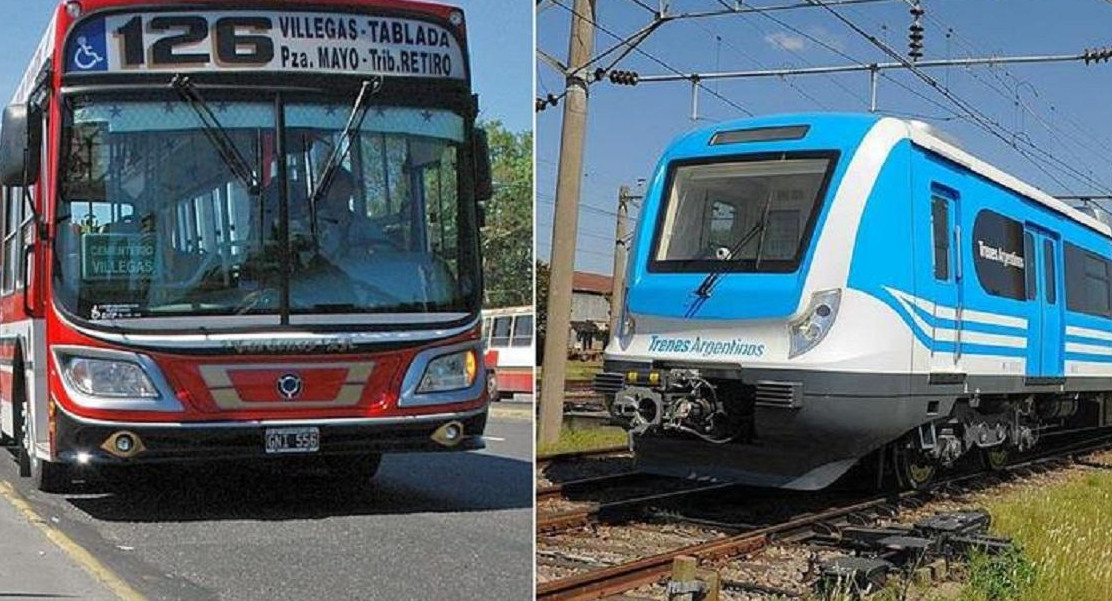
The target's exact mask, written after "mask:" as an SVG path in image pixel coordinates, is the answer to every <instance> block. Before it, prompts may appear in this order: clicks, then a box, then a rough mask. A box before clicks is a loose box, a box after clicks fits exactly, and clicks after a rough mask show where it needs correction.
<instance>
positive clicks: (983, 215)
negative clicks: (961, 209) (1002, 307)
mask: <svg viewBox="0 0 1112 601" xmlns="http://www.w3.org/2000/svg"><path fill="white" fill-rule="evenodd" d="M1029 256H1031V257H1033V256H1034V255H1033V254H1028V253H1026V252H1025V249H1024V240H1023V224H1022V223H1020V222H1018V221H1016V220H1014V219H1008V218H1007V217H1004V216H1003V215H1001V214H999V213H995V212H993V211H989V210H983V211H981V212H980V213H977V218H976V220H975V221H974V222H973V267H974V268H975V269H976V271H977V280H978V281H979V282H980V283H981V287H982V288H984V290H985V292H987V293H988V294H990V295H992V296H999V297H1003V298H1011V299H1015V300H1024V299H1025V298H1027V269H1026V267H1027V261H1026V257H1029ZM1032 285H1033V284H1032Z"/></svg>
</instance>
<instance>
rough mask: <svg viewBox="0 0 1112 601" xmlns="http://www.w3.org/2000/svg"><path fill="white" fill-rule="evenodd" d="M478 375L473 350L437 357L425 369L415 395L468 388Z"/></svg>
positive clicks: (476, 355)
mask: <svg viewBox="0 0 1112 601" xmlns="http://www.w3.org/2000/svg"><path fill="white" fill-rule="evenodd" d="M478 374H479V356H478V353H476V352H475V349H467V350H465V351H460V352H458V353H452V354H450V355H444V356H442V357H437V358H436V359H433V360H432V361H429V365H428V367H426V368H425V375H424V376H422V377H421V384H420V385H418V386H417V394H425V393H429V392H449V391H452V390H463V389H465V388H470V387H471V385H472V384H474V383H475V377H476V376H477V375H478Z"/></svg>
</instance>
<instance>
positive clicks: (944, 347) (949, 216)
mask: <svg viewBox="0 0 1112 601" xmlns="http://www.w3.org/2000/svg"><path fill="white" fill-rule="evenodd" d="M931 238H932V240H933V242H932V245H933V253H932V256H933V274H934V277H933V281H934V309H933V311H934V313H933V315H932V316H931V317H933V320H934V336H933V338H934V344H933V346H932V348H931V371H932V372H954V371H957V369H958V368H957V366H958V363H959V361H960V360H961V353H962V349H961V346H962V336H961V330H962V322H961V317H962V316H961V312H962V300H963V299H962V290H961V288H962V280H963V274H962V261H961V244H960V243H959V242H960V238H961V223H960V219H959V212H958V195H957V193H956V192H953V191H952V190H950V189H947V188H943V187H942V186H939V185H937V184H935V185H932V186H931Z"/></svg>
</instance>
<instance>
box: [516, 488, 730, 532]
mask: <svg viewBox="0 0 1112 601" xmlns="http://www.w3.org/2000/svg"><path fill="white" fill-rule="evenodd" d="M740 488H746V487H745V486H743V485H741V484H736V483H734V482H725V483H722V482H719V483H715V484H709V485H707V486H699V487H696V488H688V489H684V490H673V491H669V492H663V493H654V494H651V495H646V496H643V497H634V498H631V499H623V500H621V501H611V502H609V503H599V504H597V505H594V506H592V507H588V508H586V509H572V510H569V511H560V512H556V513H552V514H549V515H546V516H540V515H538V516H537V534H555V533H558V532H563V531H565V530H571V529H573V528H580V527H583V526H586V525H588V524H591V523H594V522H603V521H608V522H615V521H619V520H621V519H623V518H627V517H629V516H631V515H633V514H634V513H635V512H637V510H639V509H641V508H643V507H645V506H646V505H651V504H653V503H672V502H675V501H677V500H679V499H682V498H684V497H690V496H693V495H701V494H704V493H708V492H714V491H721V490H727V489H740Z"/></svg>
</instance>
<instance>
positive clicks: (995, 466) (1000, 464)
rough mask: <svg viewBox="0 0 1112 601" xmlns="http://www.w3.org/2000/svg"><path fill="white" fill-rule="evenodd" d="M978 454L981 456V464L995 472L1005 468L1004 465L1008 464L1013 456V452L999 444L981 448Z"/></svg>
mask: <svg viewBox="0 0 1112 601" xmlns="http://www.w3.org/2000/svg"><path fill="white" fill-rule="evenodd" d="M978 455H980V457H981V465H982V466H984V468H985V469H986V470H991V471H994V472H997V471H1000V470H1002V469H1004V466H1006V465H1008V460H1010V459H1011V458H1012V457H1011V453H1010V452H1008V449H1006V448H1004V446H1003V445H997V446H995V447H992V448H988V449H980V452H979V453H978Z"/></svg>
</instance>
